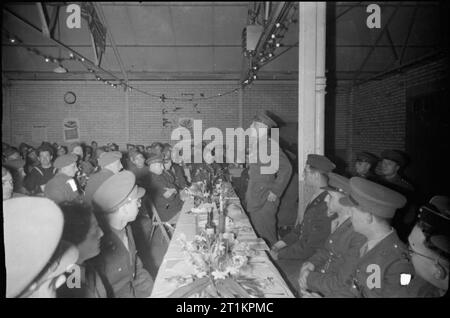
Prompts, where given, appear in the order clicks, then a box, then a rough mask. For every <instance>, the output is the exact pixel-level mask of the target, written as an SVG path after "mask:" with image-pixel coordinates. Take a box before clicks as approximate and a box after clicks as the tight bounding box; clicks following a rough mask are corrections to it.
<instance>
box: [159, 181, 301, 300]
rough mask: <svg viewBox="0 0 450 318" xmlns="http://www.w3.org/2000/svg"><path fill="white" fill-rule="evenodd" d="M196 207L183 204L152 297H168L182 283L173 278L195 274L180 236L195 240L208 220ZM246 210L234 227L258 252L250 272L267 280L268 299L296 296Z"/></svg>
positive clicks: (230, 196) (235, 200)
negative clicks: (257, 233)
mask: <svg viewBox="0 0 450 318" xmlns="http://www.w3.org/2000/svg"><path fill="white" fill-rule="evenodd" d="M226 186H227V188H228V191H227V192H228V195H227V199H228V202H229V203H234V204H236V205H238V206H239V207H241V210H242V211H243V209H242V206H241V203H240V201H239V198H238V197H237V195H236V193H235V192H234V190H233V188H232V187H231V184H229V183H227V184H226ZM192 208H193V200H192V199H191V198H190V199H188V200H186V201H185V203H184V205H183V209H182V211H181V213H180V217H179V219H178V221H177V223H176V228H175V231H174V233H173V236H172V239H171V241H170V243H169V246H168V249H167V252H166V254H165V255H164V259H163V261H162V264H161V266H160V268H159V270H158V274H157V276H156V279H155V282H154V286H153V291H152V294H151V296H150V297H151V298H166V297H168V296H169V295H170V294H172V293H173V292H174V291H175V290H177V289H178V288H179V287H181V286H182V285H180V283H179V282H177V281H176V279H173V277H175V276H178V275H181V276H183V275H187V276H188V275H190V274H192V266H190V264H189V263H188V262H187V257H186V255H185V253H184V251H183V249H182V245H181V243H180V241H179V238H181V237H183V238H184V237H185V238H186V240H187V241H191V240H193V239H194V237H195V235H196V234H199V231H200V230H199V229H200V228H201V227H203V226H204V224H205V222H206V213H192V212H191V209H192ZM242 213H243V214H242V216H241V217H240V218H239V219H237V218H236V219H235V220H234V228H235V229H237V230H238V235H237V240H238V241H239V242H246V243H247V244H248V245H249V247H250V248H252V249H253V250H254V251H255V253H256V255H255V256H252V257H250V259H249V263H248V264H249V265H250V266H249V268H250V271H249V272H248V274H246V275H248V276H249V277H251V278H253V279H257V280H259V281H261V282H263V284H262V286H263V289H262V292H263V293H264V297H265V298H293V297H294V295H293V293H292V292H291V290H290V288H289V287H288V286H287V284H286V283H285V281H284V279H283V278H282V276H281V275H280V273H279V271H278V269H277V268H276V267H275V265H274V264H273V263H272V261H271V260H270V258H269V256H268V254H267V251H268V250H269V247H268V246H267V244H266V243H265V242H264V240H262V239H261V238H258V237H257V235H256V233H255V231H254V229H253V227H252V226H251V223H250V220H249V219H248V217H247V215H246V214H245V213H244V212H242Z"/></svg>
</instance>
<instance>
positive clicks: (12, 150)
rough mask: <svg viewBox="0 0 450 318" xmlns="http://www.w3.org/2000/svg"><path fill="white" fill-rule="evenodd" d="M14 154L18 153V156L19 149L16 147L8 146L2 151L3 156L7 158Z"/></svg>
mask: <svg viewBox="0 0 450 318" xmlns="http://www.w3.org/2000/svg"><path fill="white" fill-rule="evenodd" d="M14 154H18V155H19V156H20V153H19V150H17V149H16V148H13V147H11V148H8V149H6V150H5V151H4V152H3V156H4V157H5V158H8V157H9V156H12V155H14Z"/></svg>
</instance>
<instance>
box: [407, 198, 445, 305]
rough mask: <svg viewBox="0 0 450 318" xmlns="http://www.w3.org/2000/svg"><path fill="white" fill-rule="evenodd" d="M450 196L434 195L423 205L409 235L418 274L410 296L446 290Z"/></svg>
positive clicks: (408, 293)
mask: <svg viewBox="0 0 450 318" xmlns="http://www.w3.org/2000/svg"><path fill="white" fill-rule="evenodd" d="M449 229H450V200H449V198H448V197H444V196H435V197H433V198H432V199H431V200H430V203H429V204H426V205H424V206H422V207H421V209H420V215H419V221H418V222H417V223H416V224H415V226H414V228H413V230H412V232H411V234H410V235H409V238H408V240H409V252H410V255H411V262H412V264H413V265H414V269H415V271H416V275H415V277H414V279H413V280H412V282H411V284H410V286H409V288H408V290H407V296H408V297H442V296H444V295H445V294H447V291H448V281H449V273H450V271H449V269H450V233H449Z"/></svg>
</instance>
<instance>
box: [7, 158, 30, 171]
mask: <svg viewBox="0 0 450 318" xmlns="http://www.w3.org/2000/svg"><path fill="white" fill-rule="evenodd" d="M3 165H4V166H5V167H6V168H9V169H13V170H17V169H20V168H23V167H24V166H25V160H23V159H22V158H20V159H13V160H6V161H5V163H4V164H3Z"/></svg>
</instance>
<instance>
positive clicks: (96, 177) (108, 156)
mask: <svg viewBox="0 0 450 318" xmlns="http://www.w3.org/2000/svg"><path fill="white" fill-rule="evenodd" d="M121 158H122V153H121V152H119V151H108V152H103V153H101V154H100V156H99V157H98V164H99V166H100V167H101V170H100V171H99V172H97V173H94V174H93V175H91V177H90V178H89V180H88V182H87V185H86V190H85V195H84V196H85V202H86V203H88V204H92V197H93V196H94V193H95V191H97V189H98V188H99V187H100V186H101V185H102V184H103V182H105V180H107V179H108V178H110V177H112V176H113V175H115V174H117V173H119V171H121V170H122V169H123V166H122V163H121V162H120V159H121Z"/></svg>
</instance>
